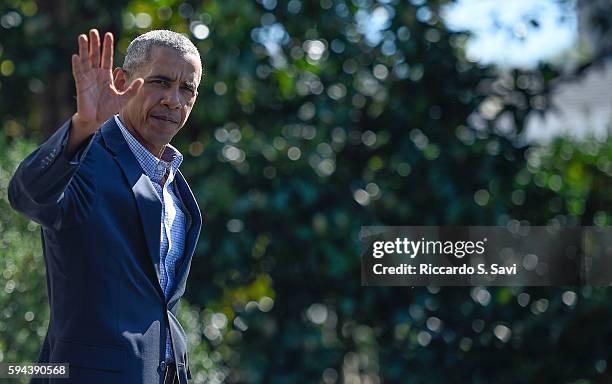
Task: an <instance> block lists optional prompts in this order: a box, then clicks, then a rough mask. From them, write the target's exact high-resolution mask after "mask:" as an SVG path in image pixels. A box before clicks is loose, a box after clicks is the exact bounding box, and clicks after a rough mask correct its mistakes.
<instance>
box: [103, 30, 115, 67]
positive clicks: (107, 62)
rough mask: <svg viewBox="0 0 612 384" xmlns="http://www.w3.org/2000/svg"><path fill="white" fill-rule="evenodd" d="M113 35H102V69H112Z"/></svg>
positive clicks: (108, 33) (107, 33)
mask: <svg viewBox="0 0 612 384" xmlns="http://www.w3.org/2000/svg"><path fill="white" fill-rule="evenodd" d="M113 49H114V48H113V34H112V33H110V32H106V33H105V34H104V44H103V45H102V68H104V69H113Z"/></svg>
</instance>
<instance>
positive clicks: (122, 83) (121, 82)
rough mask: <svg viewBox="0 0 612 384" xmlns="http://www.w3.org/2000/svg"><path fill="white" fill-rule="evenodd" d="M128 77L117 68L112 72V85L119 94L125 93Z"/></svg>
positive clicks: (121, 69)
mask: <svg viewBox="0 0 612 384" xmlns="http://www.w3.org/2000/svg"><path fill="white" fill-rule="evenodd" d="M128 80H129V76H128V74H127V72H126V71H124V70H123V68H120V67H117V68H115V69H114V70H113V83H114V84H115V88H117V90H118V91H119V92H123V91H125V89H126V87H127V86H128V85H129V84H128Z"/></svg>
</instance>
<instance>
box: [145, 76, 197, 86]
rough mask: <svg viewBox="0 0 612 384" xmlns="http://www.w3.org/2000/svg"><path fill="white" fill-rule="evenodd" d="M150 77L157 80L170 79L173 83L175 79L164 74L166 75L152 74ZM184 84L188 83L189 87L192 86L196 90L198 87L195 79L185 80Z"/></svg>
mask: <svg viewBox="0 0 612 384" xmlns="http://www.w3.org/2000/svg"><path fill="white" fill-rule="evenodd" d="M147 78H148V79H157V80H164V81H168V82H170V83H172V82H173V81H174V80H173V79H171V78H169V77H168V76H164V75H152V76H148V77H147ZM183 85H186V86H188V87H190V88H191V89H192V90H195V89H196V88H197V86H196V85H195V83H194V82H193V81H183Z"/></svg>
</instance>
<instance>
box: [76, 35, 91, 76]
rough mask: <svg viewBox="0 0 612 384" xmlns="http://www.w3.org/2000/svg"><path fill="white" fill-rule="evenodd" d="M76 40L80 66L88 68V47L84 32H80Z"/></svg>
mask: <svg viewBox="0 0 612 384" xmlns="http://www.w3.org/2000/svg"><path fill="white" fill-rule="evenodd" d="M78 40H79V61H80V66H84V67H86V68H89V66H90V62H89V48H88V41H87V36H85V35H84V34H80V35H79V39H78Z"/></svg>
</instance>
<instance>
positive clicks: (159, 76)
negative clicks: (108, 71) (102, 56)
mask: <svg viewBox="0 0 612 384" xmlns="http://www.w3.org/2000/svg"><path fill="white" fill-rule="evenodd" d="M116 71H117V70H116ZM201 73H202V68H201V64H200V61H199V60H198V58H197V57H196V56H194V55H183V54H182V53H180V52H178V51H177V50H175V49H172V48H167V47H153V48H152V49H151V60H150V61H149V62H148V63H147V64H145V65H143V66H141V67H140V68H138V70H137V71H136V73H130V74H129V79H128V78H127V76H126V73H125V72H124V71H122V70H120V69H119V70H118V71H117V72H116V74H115V83H116V85H117V87H118V88H120V89H125V88H127V86H129V85H130V83H131V81H132V80H133V79H136V78H138V77H142V78H143V79H144V84H143V85H142V87H141V88H140V90H139V91H138V93H137V94H136V95H135V96H134V97H133V98H132V99H130V101H129V102H128V103H127V104H126V105H125V106H124V107H123V108H122V110H121V117H122V119H123V120H124V123H125V124H126V125H128V128H133V129H134V130H135V131H136V134H137V136H140V137H137V138H138V139H140V140H141V141H143V140H144V143H143V144H144V146H145V147H146V148H147V149H149V150H152V149H153V150H155V151H160V150H161V149H162V148H163V147H164V146H165V145H166V144H168V143H169V142H170V140H171V139H172V138H173V137H174V135H176V133H177V132H178V131H179V130H180V129H181V128H182V127H183V125H184V124H185V122H186V121H187V118H188V117H189V113H190V112H191V108H193V104H194V103H195V100H196V97H197V95H198V92H197V87H198V85H199V82H200V76H201ZM156 154H158V153H156Z"/></svg>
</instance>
